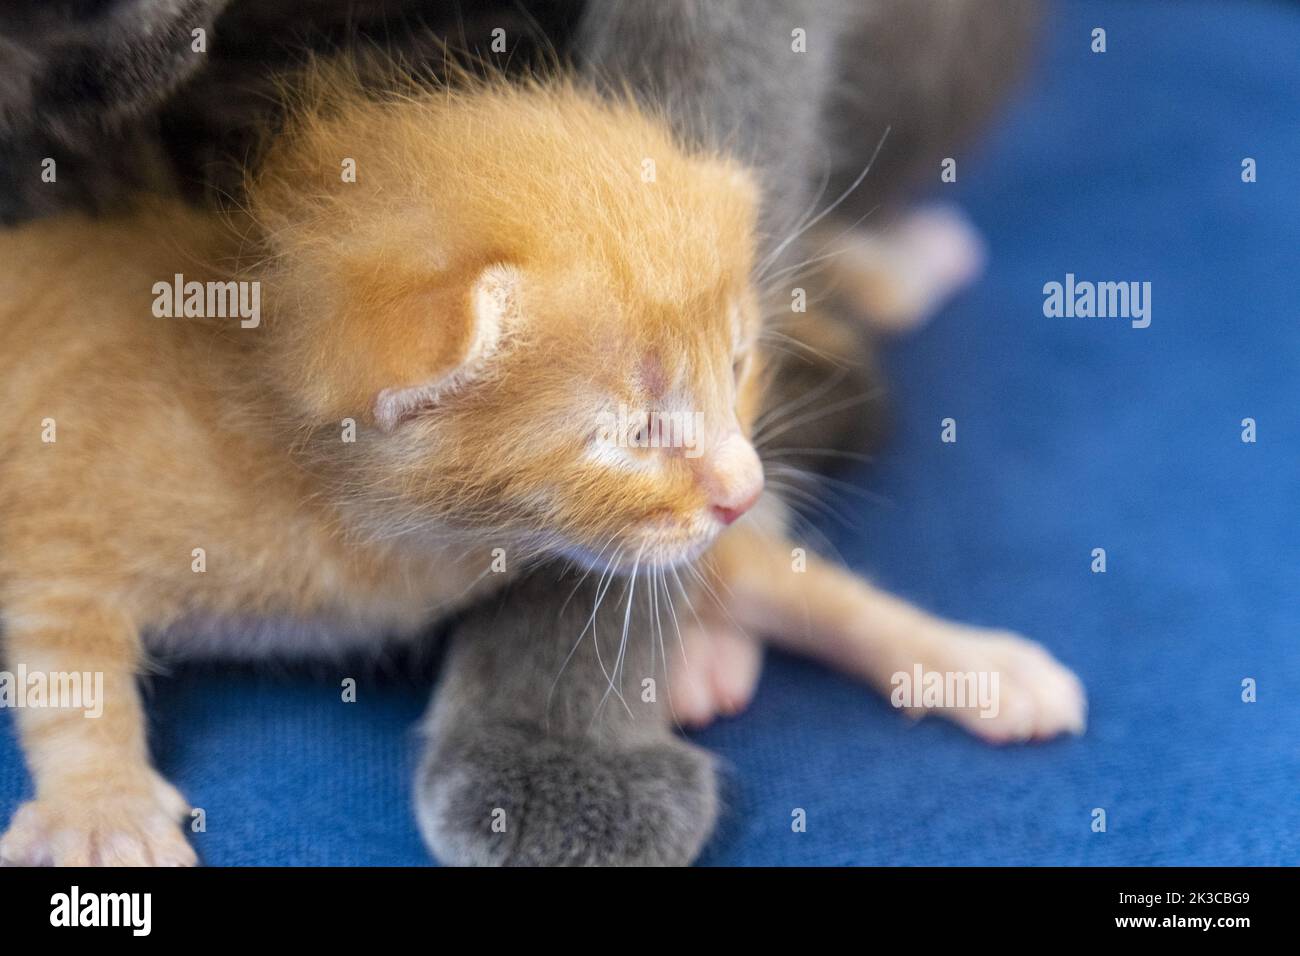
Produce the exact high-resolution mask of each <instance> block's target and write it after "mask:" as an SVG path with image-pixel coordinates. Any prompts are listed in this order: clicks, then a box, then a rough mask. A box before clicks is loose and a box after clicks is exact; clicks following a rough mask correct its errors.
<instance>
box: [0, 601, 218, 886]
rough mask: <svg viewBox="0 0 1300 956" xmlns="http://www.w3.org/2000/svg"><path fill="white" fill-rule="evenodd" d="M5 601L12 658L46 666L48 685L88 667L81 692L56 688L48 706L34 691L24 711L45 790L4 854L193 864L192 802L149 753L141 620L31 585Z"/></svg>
mask: <svg viewBox="0 0 1300 956" xmlns="http://www.w3.org/2000/svg"><path fill="white" fill-rule="evenodd" d="M5 611H6V613H5V633H4V649H5V655H4V659H5V665H6V667H7V668H9V669H10V670H15V669H17V668H19V667H20V666H21V667H24V668H26V672H27V673H28V675H33V674H36V675H41V676H43V677H44V679H45V680H46V681H47V682H48V683H49V687H50V689H51V693H52V692H53V688H54V687H56V686H71V685H70V684H68V685H65V684H64V682H63V680H62V677H63V676H64V675H66V676H67V677H68V679H69V680H71V679H73V677H74V675H79V676H80V679H81V680H82V684H81V689H82V699H81V700H80V701H70V700H63V699H60V700H58V701H53V700H52V699H49V700H47V703H57V704H58V705H59V706H39V707H33V706H30V704H31V701H29V702H28V704H29V706H26V707H23V708H19V709H16V710H15V712H14V713H15V717H16V719H17V723H18V732H19V736H20V738H21V740H22V745H23V751H24V753H25V754H26V756H27V763H28V766H29V767H30V769H31V774H32V779H33V781H34V782H35V787H36V793H35V797H34V799H32V800H30V801H28V802H27V803H24V804H23V805H22V806H20V807H19V808H18V811H17V812H16V813H15V814H14V818H13V820H12V821H11V822H10V824H9V828H8V830H7V831H6V832H5V834H4V837H3V839H0V862H3V863H6V864H10V865H15V864H16V865H27V866H36V865H51V864H52V865H58V866H188V865H193V864H194V863H195V862H196V857H195V854H194V850H193V849H192V848H191V847H190V845H189V843H188V842H187V841H186V839H185V835H184V833H183V832H182V830H181V828H180V826H179V823H180V821H181V820H182V819H183V818H184V817H185V816H186V815H187V814H188V813H189V804H188V803H186V801H185V799H184V798H183V797H182V796H181V795H180V793H178V792H177V791H176V789H175V788H174V787H172V786H171V784H169V783H167V781H165V780H164V779H163V778H162V777H161V776H160V775H159V774H158V772H157V771H156V770H154V769H153V766H152V765H151V763H150V760H149V753H148V747H147V744H146V740H145V718H144V713H143V709H142V707H141V704H140V694H139V691H138V690H137V688H136V674H137V670H138V667H139V662H140V659H141V649H140V639H139V635H138V632H137V631H136V629H135V627H134V626H133V624H132V622H131V621H130V620H129V619H128V618H127V617H126V616H125V615H123V614H122V613H120V612H118V611H116V610H114V609H113V608H111V607H109V606H106V605H104V604H100V603H98V602H97V600H96V599H95V598H93V597H89V596H87V597H84V598H83V597H75V596H73V595H72V594H71V593H66V594H59V595H57V596H52V597H50V598H48V599H45V600H40V599H37V598H35V597H33V596H30V595H29V597H28V598H26V599H25V601H24V602H23V603H20V604H11V605H9V606H7V607H6V609H5ZM87 677H89V680H88V681H87V680H85V678H87ZM100 681H102V683H99V682H100ZM73 704H76V705H77V706H73Z"/></svg>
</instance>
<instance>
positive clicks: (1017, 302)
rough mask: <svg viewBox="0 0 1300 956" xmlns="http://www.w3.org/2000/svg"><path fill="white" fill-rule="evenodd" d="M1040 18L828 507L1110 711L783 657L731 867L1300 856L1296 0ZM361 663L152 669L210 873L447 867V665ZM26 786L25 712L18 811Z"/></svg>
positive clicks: (733, 831)
mask: <svg viewBox="0 0 1300 956" xmlns="http://www.w3.org/2000/svg"><path fill="white" fill-rule="evenodd" d="M1094 27H1104V28H1105V29H1106V31H1107V47H1108V49H1107V52H1106V53H1104V54H1094V53H1092V52H1091V50H1090V43H1091V36H1090V33H1091V30H1092V28H1094ZM1047 32H1048V36H1047V41H1046V49H1045V50H1044V53H1043V56H1042V60H1041V64H1040V68H1039V70H1038V74H1037V76H1036V77H1035V78H1034V80H1033V81H1032V82H1031V83H1030V84H1029V86H1028V88H1027V90H1026V92H1025V95H1024V96H1023V97H1022V98H1021V99H1020V100H1019V101H1018V103H1017V104H1016V106H1015V108H1014V109H1013V111H1012V112H1011V114H1010V115H1009V116H1007V117H1006V120H1005V122H1004V123H1003V124H1002V125H1001V126H1000V127H999V128H998V130H996V132H995V134H994V135H993V136H992V137H991V138H990V139H989V140H988V141H986V143H985V144H984V146H983V148H982V149H981V150H980V151H979V153H978V155H974V154H972V155H970V156H965V157H963V158H962V159H961V162H960V164H959V182H958V183H957V184H956V185H953V186H948V187H944V188H945V189H946V190H949V191H948V192H945V193H943V194H942V195H943V198H946V199H953V200H956V201H959V202H961V203H962V204H963V205H964V206H965V207H966V209H967V210H968V211H969V213H970V214H971V216H972V218H973V219H974V220H975V222H976V223H977V225H978V226H979V227H980V228H981V230H982V231H983V232H984V234H985V235H986V237H987V238H988V240H989V243H990V246H991V252H992V265H991V268H990V271H989V273H988V274H987V276H986V277H985V278H984V279H983V281H981V282H980V283H979V285H978V286H976V287H975V288H973V289H972V290H970V291H969V292H968V293H966V294H965V295H963V297H962V298H961V299H960V300H959V301H958V302H956V303H955V304H954V305H953V306H952V307H950V308H949V309H947V310H946V311H945V312H944V313H943V314H942V315H941V316H940V317H939V318H938V319H937V320H935V321H934V322H933V323H932V324H931V325H930V326H929V327H927V328H926V329H924V330H923V331H921V332H920V333H919V334H916V335H914V336H912V337H910V338H909V339H907V340H906V341H904V342H901V343H900V344H898V345H897V346H896V347H894V348H893V349H892V351H891V352H890V353H889V355H888V356H887V363H888V366H889V370H890V373H891V375H892V379H893V382H894V386H895V398H896V405H897V407H898V430H897V434H896V435H895V438H894V441H893V443H892V444H891V445H890V447H889V448H888V449H887V450H886V452H885V453H884V454H883V456H882V457H881V459H880V461H879V462H877V463H876V464H875V465H873V466H872V467H871V468H869V469H868V468H864V469H862V471H861V473H860V474H859V475H857V476H856V477H855V480H856V482H857V483H858V484H859V485H860V486H861V487H862V488H864V489H866V491H867V492H868V493H869V497H868V498H860V497H858V496H856V495H855V496H849V497H846V498H844V499H842V500H841V501H840V503H839V504H840V507H841V509H842V510H843V509H846V508H847V509H848V510H851V511H852V512H853V514H852V518H853V522H852V524H851V526H849V527H843V528H832V529H829V531H830V533H831V535H832V537H833V539H834V542H835V544H836V546H837V547H838V549H839V550H840V551H841V553H842V554H843V555H844V556H845V557H846V558H847V560H848V561H849V562H850V563H851V564H853V565H854V566H856V567H857V568H859V569H860V570H862V571H864V572H866V573H868V574H869V575H871V576H872V577H873V578H874V579H875V580H877V581H878V582H880V583H881V584H883V585H885V586H887V587H889V588H891V589H893V590H895V591H897V592H898V593H900V594H902V595H905V596H907V597H908V598H911V599H913V600H915V601H917V602H920V603H922V604H924V605H925V606H927V607H929V608H931V609H933V610H935V611H938V612H941V613H943V614H946V615H949V616H951V617H955V618H960V619H964V620H968V621H971V622H974V623H979V624H985V625H997V626H1005V627H1010V628H1014V629H1016V630H1019V631H1021V632H1023V633H1025V634H1028V635H1031V636H1033V637H1036V638H1037V639H1039V640H1041V641H1043V642H1044V643H1046V644H1047V645H1048V646H1049V647H1050V648H1052V649H1053V651H1054V652H1055V653H1056V654H1057V655H1058V656H1059V657H1060V658H1061V659H1063V660H1064V661H1065V662H1066V663H1068V664H1069V665H1070V666H1072V667H1073V668H1075V669H1076V670H1077V671H1078V673H1079V674H1080V675H1081V677H1082V678H1083V680H1084V682H1085V683H1086V684H1087V687H1088V691H1089V695H1090V703H1091V714H1090V723H1089V727H1088V732H1087V734H1086V736H1084V737H1083V738H1081V739H1069V740H1061V741H1055V742H1051V743H1047V744H1042V745H1035V746H1025V747H1012V748H1004V749H994V748H990V747H987V746H985V745H983V744H981V743H979V742H977V741H976V740H974V739H972V738H970V737H968V736H966V735H965V734H963V733H962V732H960V731H959V730H957V729H956V728H955V727H953V726H951V725H948V724H946V723H943V722H940V721H932V720H927V721H923V722H921V723H920V724H913V723H911V722H909V721H906V720H904V719H902V718H900V717H899V716H898V715H897V714H896V713H895V712H894V711H892V709H891V708H890V707H889V705H888V703H887V702H884V701H882V700H880V699H878V698H877V697H876V696H874V695H873V694H871V693H870V692H868V691H867V690H866V689H864V688H862V687H860V686H858V685H856V684H854V683H852V682H851V681H849V680H846V679H843V678H841V677H839V676H836V675H835V674H832V673H829V672H828V671H826V670H824V669H822V668H820V667H817V666H814V665H812V664H809V663H805V662H801V661H797V660H794V659H790V658H786V657H782V656H779V655H772V656H771V657H770V659H769V662H768V667H767V670H766V673H765V675H764V677H763V682H762V686H761V688H760V690H759V693H758V696H757V699H756V700H755V701H754V704H753V706H752V707H751V708H750V709H749V711H748V712H746V713H745V714H743V715H742V716H740V717H737V718H735V719H732V720H728V721H725V722H723V723H720V724H718V725H717V726H715V727H714V728H712V729H710V730H708V731H707V732H705V733H702V734H699V735H698V739H699V741H700V742H701V743H703V744H704V745H706V746H708V747H710V748H712V749H713V750H715V751H716V752H717V753H718V754H720V755H721V757H722V759H723V763H724V767H725V774H726V784H725V787H726V799H727V809H726V812H725V816H724V818H723V821H722V824H721V826H720V829H719V831H718V834H717V836H716V838H715V839H714V840H713V842H712V843H711V845H710V846H709V848H708V850H707V852H706V854H705V858H704V860H705V862H707V863H713V864H817V865H820V864H959V865H969V864H1234V865H1243V864H1279V863H1289V864H1296V863H1300V653H1298V649H1300V598H1298V597H1297V595H1298V594H1300V301H1298V299H1297V288H1298V286H1297V276H1298V275H1300V54H1298V53H1297V51H1300V6H1296V5H1291V4H1287V3H1281V2H1264V0H1258V2H1253V0H1237V2H1208V0H1183V2H1179V3H1168V2H1156V0H1152V2H1139V0H1125V2H1118V0H1116V2H1089V3H1083V2H1070V3H1063V4H1062V5H1061V6H1060V7H1059V8H1058V9H1057V10H1056V12H1055V13H1054V15H1053V16H1052V18H1051V20H1050V22H1049V24H1048V31H1047ZM1247 157H1250V158H1253V159H1254V160H1255V161H1256V163H1257V169H1258V181H1257V182H1255V183H1244V182H1243V181H1242V175H1241V174H1242V161H1243V159H1245V158H1247ZM937 172H938V171H937V170H936V177H937ZM1067 274H1074V275H1075V276H1076V277H1077V279H1078V280H1079V281H1084V280H1090V281H1138V282H1150V283H1151V290H1152V291H1151V324H1150V327H1148V328H1145V329H1141V328H1134V327H1133V326H1132V324H1131V323H1130V322H1129V321H1128V320H1124V319H1113V318H1107V319H1103V318H1085V317H1071V318H1065V317H1060V318H1049V317H1046V316H1045V315H1044V310H1043V301H1044V295H1043V286H1044V285H1045V284H1046V283H1048V282H1052V281H1056V282H1062V283H1063V282H1065V280H1066V275H1067ZM944 418H953V419H955V420H956V422H957V438H958V440H957V442H956V443H955V444H945V443H942V442H941V441H940V440H939V433H940V421H941V420H942V419H944ZM1246 418H1252V419H1254V420H1255V421H1256V423H1257V428H1258V440H1257V441H1256V442H1254V443H1247V442H1243V441H1242V429H1243V426H1242V420H1243V419H1246ZM1095 548H1104V549H1105V551H1106V559H1107V568H1106V572H1105V573H1104V574H1096V573H1093V572H1092V570H1091V564H1092V551H1093V549H1095ZM356 676H357V677H358V680H359V692H358V701H357V703H355V704H350V705H347V706H342V705H340V703H339V684H338V680H339V676H338V675H337V674H334V673H333V672H332V671H328V672H327V673H321V674H313V673H302V672H294V671H287V672H278V673H259V672H255V671H253V670H249V669H243V668H235V669H228V670H222V669H203V670H187V671H183V672H181V673H179V674H176V675H173V676H172V677H168V678H162V679H157V680H155V681H154V682H153V685H152V691H151V694H150V712H151V716H152V720H153V725H154V726H153V743H154V749H155V752H156V754H157V758H158V761H159V764H160V766H161V768H162V770H163V771H164V773H166V774H167V776H169V777H170V778H172V779H173V780H174V781H176V783H177V784H178V785H179V786H180V787H181V789H182V790H183V791H184V792H185V793H186V795H187V796H189V797H190V798H191V799H192V800H193V801H194V802H195V803H196V804H197V805H199V806H201V807H203V808H204V809H205V811H206V814H207V832H205V833H202V834H198V835H197V836H196V838H195V842H196V844H197V847H198V849H199V852H200V854H201V855H202V857H203V858H204V859H205V861H206V862H208V863H211V864H420V863H426V862H428V859H429V858H428V855H427V853H426V851H425V849H424V847H423V846H422V845H421V843H420V839H419V836H418V835H417V833H416V831H415V827H414V824H413V822H412V811H411V800H410V793H409V791H410V784H411V780H412V776H413V772H414V762H415V759H416V755H417V751H418V748H417V742H416V740H415V737H414V735H413V733H412V731H411V727H412V724H413V722H414V721H415V720H416V719H417V718H418V716H419V715H420V713H421V711H422V709H423V707H424V706H425V704H426V701H427V696H428V683H427V679H426V680H419V679H413V678H409V677H402V676H394V675H387V676H385V675H383V674H372V675H366V674H358V675H356ZM1247 678H1252V679H1254V681H1255V682H1256V683H1257V688H1258V691H1257V693H1258V699H1257V701H1256V702H1254V703H1246V702H1244V701H1243V700H1242V682H1243V680H1245V679H1247ZM29 787H30V783H29V781H28V779H27V776H26V773H25V771H24V770H23V767H22V761H21V758H20V754H19V751H18V747H17V743H16V741H15V739H14V735H13V722H12V720H11V715H10V714H8V713H3V712H0V821H7V820H8V818H9V816H10V814H11V813H12V811H13V809H14V808H15V807H16V806H17V804H18V802H19V801H20V800H21V799H22V798H23V797H24V795H25V794H26V793H27V791H28V789H29ZM796 808H800V809H803V810H804V811H805V812H806V815H807V829H806V832H802V833H796V832H793V830H792V827H791V819H792V812H793V811H794V810H795V809H796ZM1096 808H1101V809H1104V810H1105V812H1106V823H1107V826H1106V831H1105V832H1104V833H1102V832H1093V829H1092V826H1091V824H1092V822H1093V819H1094V810H1095V809H1096Z"/></svg>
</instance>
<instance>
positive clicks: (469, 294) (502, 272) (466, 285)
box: [371, 264, 522, 432]
mask: <svg viewBox="0 0 1300 956" xmlns="http://www.w3.org/2000/svg"><path fill="white" fill-rule="evenodd" d="M521 283H522V276H521V274H520V272H519V270H518V269H517V268H515V267H514V266H510V265H504V264H496V265H490V266H488V267H486V268H484V269H482V270H479V271H478V272H477V273H476V274H475V273H468V274H466V273H462V274H461V275H460V276H459V277H455V276H452V277H449V278H447V279H444V280H443V281H440V282H438V283H436V284H435V285H434V286H432V287H429V288H424V289H416V290H412V291H410V292H407V293H404V294H402V295H399V296H397V297H396V299H395V300H394V301H391V302H389V303H387V304H386V305H385V306H384V308H383V310H382V311H383V312H385V313H387V314H386V315H384V314H380V315H377V316H376V317H375V318H376V319H377V320H378V324H376V325H374V326H373V327H374V331H375V332H376V335H377V339H376V341H375V342H374V343H373V345H374V347H375V351H376V358H377V359H378V361H377V364H376V367H375V368H374V369H373V370H372V371H373V372H374V373H375V374H378V375H381V376H382V381H384V382H386V383H387V384H385V385H384V387H382V388H380V389H378V391H377V392H376V393H375V396H374V403H373V406H372V408H371V412H372V415H373V417H374V420H375V424H377V425H378V426H379V427H380V429H381V430H383V431H385V432H391V431H392V430H393V429H395V428H397V426H398V425H400V424H401V423H402V422H403V421H404V420H406V419H407V418H409V417H410V416H411V415H413V414H414V413H416V412H419V411H421V410H423V409H426V408H429V407H431V406H433V405H436V404H437V403H438V402H439V401H442V400H444V399H445V398H446V397H448V396H449V395H451V394H452V393H454V392H456V391H458V390H460V389H462V388H465V387H468V386H470V385H472V384H473V383H474V382H475V381H476V380H478V379H479V378H481V377H482V376H483V375H484V374H485V373H486V372H487V371H488V370H489V368H490V363H491V361H492V358H493V356H494V355H495V354H496V353H497V352H498V351H500V350H501V348H502V346H503V345H504V343H505V340H506V338H507V336H508V335H509V334H510V333H511V331H512V330H514V329H515V328H516V327H517V325H518V322H519V318H520V311H521V310H520V286H521Z"/></svg>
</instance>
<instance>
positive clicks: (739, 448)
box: [707, 432, 763, 525]
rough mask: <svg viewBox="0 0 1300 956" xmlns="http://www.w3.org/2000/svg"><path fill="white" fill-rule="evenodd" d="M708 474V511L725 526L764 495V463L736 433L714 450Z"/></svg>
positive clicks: (742, 437) (710, 457) (710, 458)
mask: <svg viewBox="0 0 1300 956" xmlns="http://www.w3.org/2000/svg"><path fill="white" fill-rule="evenodd" d="M709 471H710V475H709V481H708V483H707V486H708V489H709V510H710V511H711V512H712V514H713V517H715V518H717V519H718V520H719V521H721V522H722V523H723V524H724V525H725V524H731V523H732V522H733V521H735V520H736V519H737V518H739V517H740V516H741V515H743V514H744V513H745V512H746V511H748V510H749V509H750V508H752V507H754V503H755V502H756V501H758V499H759V496H760V495H762V493H763V464H762V462H760V461H759V460H758V452H756V451H754V446H753V445H751V444H750V443H749V442H748V441H747V440H746V439H745V436H743V435H741V434H740V433H739V432H736V433H734V434H732V435H730V436H728V437H727V438H726V440H724V441H723V442H722V443H721V444H719V445H718V446H717V447H716V448H715V449H714V450H713V453H712V454H711V455H710V456H709Z"/></svg>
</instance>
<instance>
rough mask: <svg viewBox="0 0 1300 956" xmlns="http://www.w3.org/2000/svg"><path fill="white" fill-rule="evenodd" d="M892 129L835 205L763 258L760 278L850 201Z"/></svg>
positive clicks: (759, 270)
mask: <svg viewBox="0 0 1300 956" xmlns="http://www.w3.org/2000/svg"><path fill="white" fill-rule="evenodd" d="M891 129H893V127H892V126H886V127H885V132H884V135H882V136H881V137H880V142H878V143H877V144H876V149H875V151H874V152H873V153H872V154H871V158H870V159H869V160H867V165H866V166H864V167H863V169H862V172H860V173H858V175H857V178H856V179H854V180H853V182H852V184H851V185H850V186H849V188H848V189H846V190H844V192H843V193H841V194H840V196H839V198H838V199H836V200H835V201H834V202H833V203H831V204H830V205H829V206H827V207H826V208H825V209H823V210H822V211H821V212H820V213H818V214H817V215H816V216H814V217H813V218H812V219H810V220H809V221H808V222H806V223H804V224H803V225H802V226H800V227H799V229H797V230H796V231H795V232H792V233H791V234H790V235H788V236H786V238H785V239H784V240H783V241H782V242H781V243H780V244H779V245H778V246H777V247H776V248H775V249H773V250H772V251H771V252H769V253H768V254H767V255H766V256H764V257H763V261H762V262H761V263H760V264H759V267H758V274H759V276H760V277H762V276H763V275H764V273H765V272H766V271H767V270H768V269H770V268H771V267H772V266H773V265H774V264H775V263H776V261H777V260H778V259H779V258H780V256H781V253H783V252H785V250H786V249H787V248H788V247H789V245H790V243H792V242H794V241H795V240H796V239H798V238H799V237H800V236H802V235H803V234H804V233H805V232H807V231H808V230H809V229H811V228H812V227H813V226H815V225H817V223H819V222H821V221H822V220H823V219H825V218H826V217H827V216H829V215H830V214H831V213H833V212H834V211H835V210H836V209H838V208H839V206H840V204H841V203H843V202H844V201H845V200H846V199H848V198H849V196H851V195H853V193H854V191H855V190H856V189H857V188H858V187H859V186H860V185H862V181H863V180H864V179H866V178H867V174H868V173H869V172H871V167H872V166H874V165H875V162H876V157H878V156H879V155H880V150H881V149H882V148H883V147H884V145H885V140H886V139H887V138H888V137H889V132H890V130H891Z"/></svg>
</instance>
